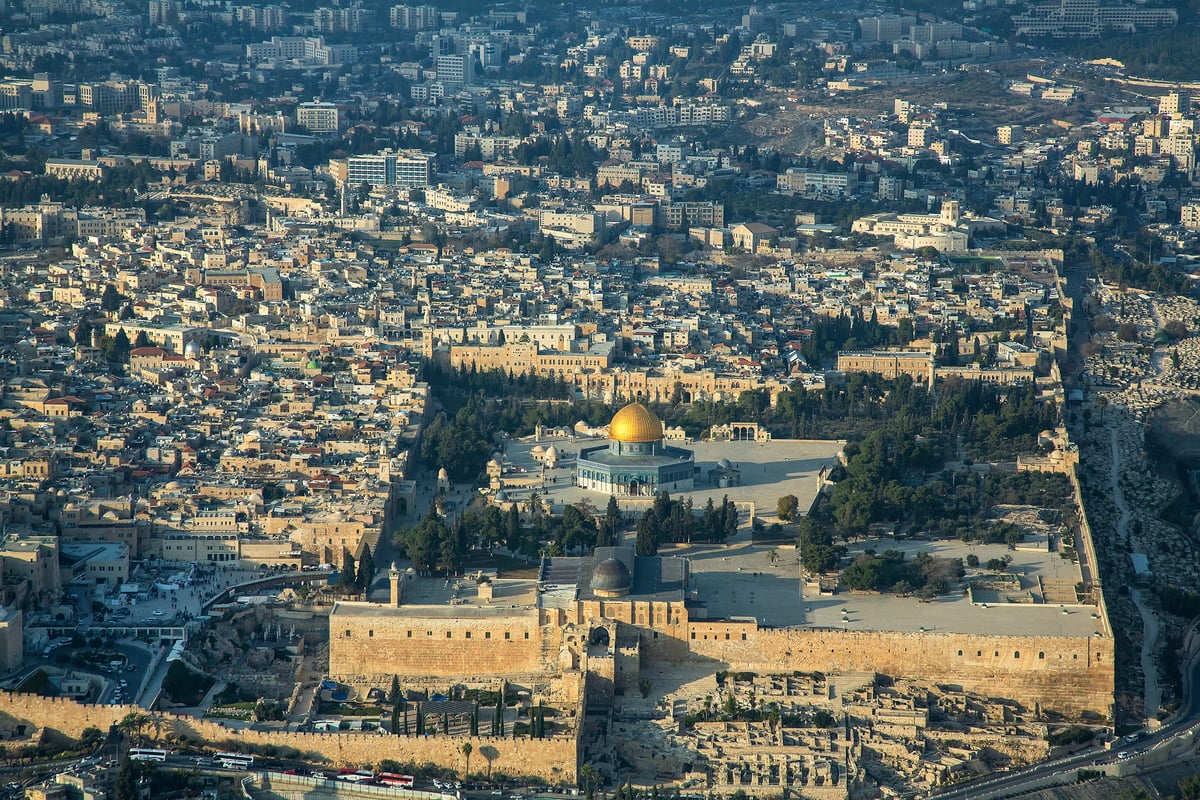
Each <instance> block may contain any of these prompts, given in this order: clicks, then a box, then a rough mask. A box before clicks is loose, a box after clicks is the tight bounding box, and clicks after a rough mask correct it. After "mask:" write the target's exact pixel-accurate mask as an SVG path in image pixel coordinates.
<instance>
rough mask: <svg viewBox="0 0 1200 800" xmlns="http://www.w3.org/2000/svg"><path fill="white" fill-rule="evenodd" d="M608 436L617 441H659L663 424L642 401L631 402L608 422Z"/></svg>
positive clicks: (661, 436)
mask: <svg viewBox="0 0 1200 800" xmlns="http://www.w3.org/2000/svg"><path fill="white" fill-rule="evenodd" d="M608 438H609V439H612V440H613V441H617V442H657V441H659V440H660V439H662V438H663V426H662V423H661V422H659V421H658V417H656V416H654V412H653V411H651V410H650V409H648V408H646V407H645V406H644V405H642V404H641V403H630V404H629V405H627V406H625V407H624V408H622V409H621V410H620V411H618V412H617V413H616V414H615V415H614V416H613V418H612V422H610V423H608Z"/></svg>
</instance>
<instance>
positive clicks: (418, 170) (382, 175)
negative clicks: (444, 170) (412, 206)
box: [346, 150, 433, 188]
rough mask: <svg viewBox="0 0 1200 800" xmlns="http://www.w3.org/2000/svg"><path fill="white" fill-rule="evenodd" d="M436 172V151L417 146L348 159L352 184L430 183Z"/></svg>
mask: <svg viewBox="0 0 1200 800" xmlns="http://www.w3.org/2000/svg"><path fill="white" fill-rule="evenodd" d="M432 176H433V154H431V153H422V152H420V151H417V150H403V151H396V150H384V151H382V152H380V153H372V154H368V155H359V156H350V157H349V158H347V159H346V183H347V184H348V185H350V186H362V185H363V184H369V185H371V186H406V187H409V188H416V187H421V186H428V185H429V182H430V179H431V178H432Z"/></svg>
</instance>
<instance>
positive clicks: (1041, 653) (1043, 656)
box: [1038, 652, 1046, 658]
mask: <svg viewBox="0 0 1200 800" xmlns="http://www.w3.org/2000/svg"><path fill="white" fill-rule="evenodd" d="M1045 657H1046V654H1045V653H1044V652H1039V653H1038V658H1045Z"/></svg>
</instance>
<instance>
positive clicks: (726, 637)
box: [725, 633, 729, 642]
mask: <svg viewBox="0 0 1200 800" xmlns="http://www.w3.org/2000/svg"><path fill="white" fill-rule="evenodd" d="M725 641H727V642H728V641H729V634H728V633H727V634H725Z"/></svg>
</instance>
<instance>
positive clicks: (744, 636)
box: [742, 633, 746, 642]
mask: <svg viewBox="0 0 1200 800" xmlns="http://www.w3.org/2000/svg"><path fill="white" fill-rule="evenodd" d="M742 641H743V642H744V641H746V634H744V633H743V634H742Z"/></svg>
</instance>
